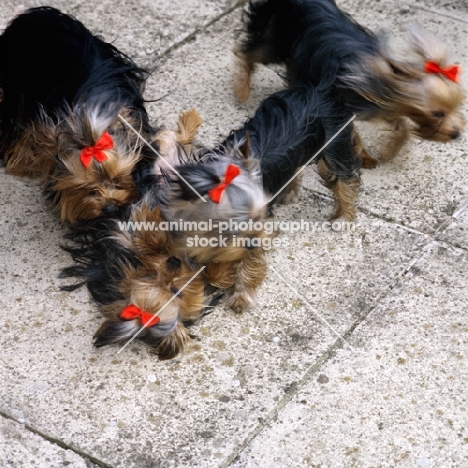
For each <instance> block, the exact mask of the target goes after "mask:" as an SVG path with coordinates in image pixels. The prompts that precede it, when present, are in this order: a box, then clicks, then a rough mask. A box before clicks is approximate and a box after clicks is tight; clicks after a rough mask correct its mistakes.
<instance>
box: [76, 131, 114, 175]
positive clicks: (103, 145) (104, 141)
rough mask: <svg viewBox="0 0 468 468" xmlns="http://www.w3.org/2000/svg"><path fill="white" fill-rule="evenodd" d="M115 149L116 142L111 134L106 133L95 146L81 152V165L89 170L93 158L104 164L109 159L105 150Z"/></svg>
mask: <svg viewBox="0 0 468 468" xmlns="http://www.w3.org/2000/svg"><path fill="white" fill-rule="evenodd" d="M113 147H114V140H113V139H112V137H111V136H110V135H109V133H107V132H104V133H103V134H102V136H101V138H99V140H98V141H97V142H96V144H95V145H94V146H87V147H86V148H83V149H82V150H81V154H80V160H81V164H83V166H84V167H86V169H88V167H89V166H90V164H91V161H92V160H93V158H94V159H95V160H96V161H97V162H99V163H102V162H104V161H105V160H106V159H107V155H106V153H104V150H109V149H112V148H113Z"/></svg>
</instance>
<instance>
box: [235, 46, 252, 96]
mask: <svg viewBox="0 0 468 468" xmlns="http://www.w3.org/2000/svg"><path fill="white" fill-rule="evenodd" d="M234 53H235V54H236V59H235V61H236V64H235V69H236V72H235V75H234V94H235V96H236V98H237V100H238V101H240V102H246V101H247V99H249V95H250V89H251V87H250V78H251V76H252V73H253V72H254V68H255V62H254V61H253V59H251V58H250V57H246V56H245V55H243V54H241V53H240V52H236V51H235V52H234Z"/></svg>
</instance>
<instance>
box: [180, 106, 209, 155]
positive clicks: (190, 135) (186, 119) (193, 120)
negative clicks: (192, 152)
mask: <svg viewBox="0 0 468 468" xmlns="http://www.w3.org/2000/svg"><path fill="white" fill-rule="evenodd" d="M202 123H203V121H202V119H201V117H200V115H199V114H198V112H197V111H196V109H190V110H188V111H187V112H183V113H182V114H180V115H179V119H178V122H177V132H176V135H177V142H178V143H179V144H181V145H183V146H187V145H191V144H192V141H193V139H194V138H195V134H196V133H197V131H198V129H199V128H200V125H201V124H202Z"/></svg>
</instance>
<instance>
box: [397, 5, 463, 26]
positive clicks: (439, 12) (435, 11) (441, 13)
mask: <svg viewBox="0 0 468 468" xmlns="http://www.w3.org/2000/svg"><path fill="white" fill-rule="evenodd" d="M398 3H399V4H400V5H405V6H407V7H410V8H415V9H416V10H421V11H424V12H426V13H432V14H433V15H438V16H445V17H446V18H450V19H452V20H455V21H459V22H460V23H464V24H468V19H463V18H461V19H460V17H458V16H455V14H454V15H452V14H450V13H449V12H446V11H444V10H439V9H433V10H432V9H430V8H425V7H424V6H423V5H414V4H412V3H410V2H405V1H402V0H399V1H398Z"/></svg>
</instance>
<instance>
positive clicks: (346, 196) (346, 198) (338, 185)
mask: <svg viewBox="0 0 468 468" xmlns="http://www.w3.org/2000/svg"><path fill="white" fill-rule="evenodd" d="M317 168H318V172H319V174H320V176H321V177H322V179H323V185H325V187H327V188H329V189H330V190H331V191H332V192H333V198H334V200H335V211H334V213H333V214H332V216H331V218H330V219H337V218H339V217H341V216H343V217H344V218H346V219H347V220H348V221H352V220H353V219H355V218H356V206H355V205H356V199H357V189H358V187H359V185H360V183H359V177H353V178H350V179H339V178H338V177H336V175H335V174H333V173H332V172H331V171H330V170H329V169H328V167H327V166H326V164H325V162H324V161H323V160H320V161H319V162H318V165H317Z"/></svg>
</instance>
